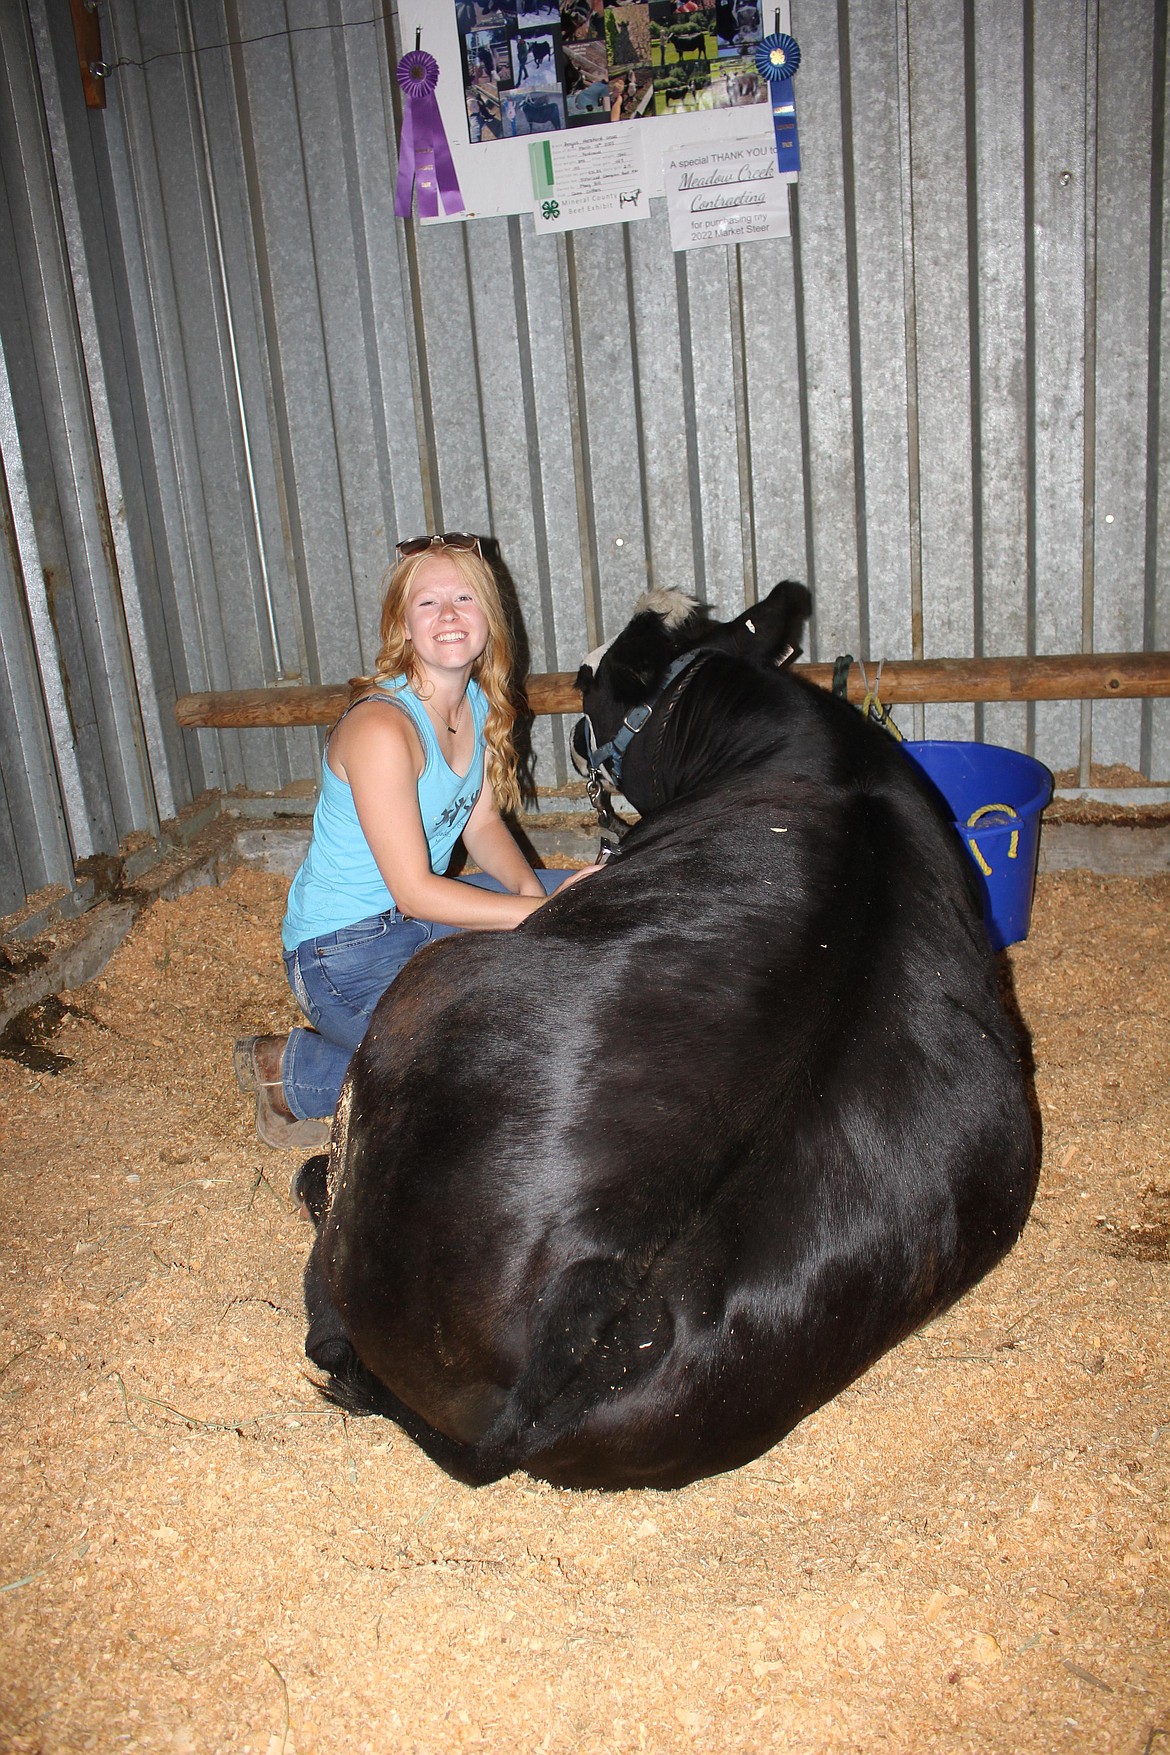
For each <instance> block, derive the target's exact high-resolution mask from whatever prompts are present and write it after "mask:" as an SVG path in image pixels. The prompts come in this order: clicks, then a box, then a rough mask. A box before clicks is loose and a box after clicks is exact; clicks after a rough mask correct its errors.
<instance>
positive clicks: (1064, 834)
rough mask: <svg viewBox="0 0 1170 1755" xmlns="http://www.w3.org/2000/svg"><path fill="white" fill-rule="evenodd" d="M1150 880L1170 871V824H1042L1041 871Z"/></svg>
mask: <svg viewBox="0 0 1170 1755" xmlns="http://www.w3.org/2000/svg"><path fill="white" fill-rule="evenodd" d="M1078 867H1079V868H1080V869H1082V870H1085V871H1095V872H1098V873H1100V874H1101V876H1103V877H1148V876H1150V875H1151V874H1153V873H1156V872H1168V871H1170V823H1048V822H1046V823H1042V824H1041V828H1040V870H1041V871H1073V870H1076V869H1077V868H1078Z"/></svg>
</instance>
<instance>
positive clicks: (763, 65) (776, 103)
mask: <svg viewBox="0 0 1170 1755" xmlns="http://www.w3.org/2000/svg"><path fill="white" fill-rule="evenodd" d="M777 22H779V19H777ZM799 66H800V44H799V43H798V42H797V40H796V38H795V37H790V36H787V35H786V34H785V33H784V32H783V31H779V30H778V31H776V32H775V33H774V35H772V36H770V37H765V38H764V40H763V41H762V42H760V43H757V44H756V67H757V68H758V70H759V72H760V75H761V77H762V78H764V79H766V80H767V81H768V88H769V94H770V96H771V99H772V126H773V128H774V129H775V132H776V163H777V164H778V165H779V167H780V169H781V170H782V171H798V170H799V169H800V139H799V137H798V135H797V132H796V100H795V98H794V97H793V95H792V75H793V74H794V73H795V72H796V69H797V68H798V67H799Z"/></svg>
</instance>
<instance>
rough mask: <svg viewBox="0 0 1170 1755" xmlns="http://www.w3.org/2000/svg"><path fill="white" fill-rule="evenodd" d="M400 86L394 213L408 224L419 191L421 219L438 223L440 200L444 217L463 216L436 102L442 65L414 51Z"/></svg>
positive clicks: (405, 61) (402, 65)
mask: <svg viewBox="0 0 1170 1755" xmlns="http://www.w3.org/2000/svg"><path fill="white" fill-rule="evenodd" d="M398 83H399V85H400V86H401V87H402V95H403V97H404V98H405V100H406V102H405V104H404V106H403V114H402V138H401V140H400V141H399V144H398V189H397V192H396V194H395V198H394V211H395V213H396V214H397V215H398V217H399V219H409V217H410V195H411V190H412V189H417V191H418V214H419V218H420V219H437V218H438V216H439V198H440V197H442V202H443V212H444V213H446V214H452V213H463V212H465V211H466V209H465V207H464V204H463V196H462V194H461V193H460V189H459V178H458V177H457V176H456V174H455V161H454V159H453V158H452V157H451V148H450V147H449V146H448V144H447V134H446V130H445V129H444V127H443V118H442V116H441V115H440V114H439V105H438V101H437V99H436V97H435V87H436V86H437V85H438V83H439V63H438V62H437V61H436V60H435V57H434V56H433V55H428V54H427V52H426V50H425V49H412V50H411V51H410V54H409V55H404V56H403V57H402V59H401V61H400V62H399V63H398Z"/></svg>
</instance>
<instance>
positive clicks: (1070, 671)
mask: <svg viewBox="0 0 1170 1755" xmlns="http://www.w3.org/2000/svg"><path fill="white" fill-rule="evenodd" d="M796 670H797V674H799V675H800V676H804V677H807V678H808V680H809V682H813V683H816V684H817V685H818V686H819V687H821V688H825V689H827V688H829V687H830V686H831V685H832V681H833V666H832V665H831V664H800V665H798V666H797V667H796ZM876 670H877V666H876V665H875V664H873V663H870V664H867V666H866V674H867V676H868V678H869V681H870V683H871V684H872V682H873V680H874V677H875V674H876ZM351 688H352V685H351V684H350V683H326V684H323V685H321V686H320V687H314V688H308V687H305V688H300V687H298V688H272V689H213V690H211V691H209V692H208V693H206V694H201V695H180V696H179V698H178V700H177V701H176V702H175V718H176V719H177V720H178V722H179V724H180V725H183V726H188V727H191V728H193V729H198V730H203V729H206V728H210V727H217V726H232V727H236V728H244V727H247V726H259V725H332V723H333V721H334V720H335V719H336V718H337V717H338V715H339V714H341V713H343V712H344V711H345V708H346V707H347V706H348V705H349V702H350V700H351V698H352V696H351ZM524 691H525V694H526V696H527V699H528V705H529V707H530V708H531V710H532V712H533V713H578V712H580V709H581V697H580V695H579V694H578V693H577V690H576V689H575V688H574V686H573V675H572V674H571V673H570V672H568V671H562V672H553V673H550V674H547V675H537V674H534V675H532V676H530V677H529V678H528V680H527V682H526V683H525V685H524ZM1162 695H1170V652H1098V653H1093V654H1090V655H1085V656H1078V655H1076V654H1069V655H1066V656H1059V657H1049V658H928V659H924V660H908V659H890V660H888V661H887V662H886V663H885V664H884V665H883V666H882V676H881V698H882V701H883V703H885V704H886V705H888V706H897V705H898V704H899V703H900V702H919V703H928V702H942V701H1110V700H1115V701H1125V700H1135V699H1145V698H1150V697H1154V696H1162ZM864 696H865V684H864V682H863V681H862V677H861V669H860V666H858V665H857V664H851V665H850V667H849V699H850V700H851V701H861V700H862V699H863V698H864Z"/></svg>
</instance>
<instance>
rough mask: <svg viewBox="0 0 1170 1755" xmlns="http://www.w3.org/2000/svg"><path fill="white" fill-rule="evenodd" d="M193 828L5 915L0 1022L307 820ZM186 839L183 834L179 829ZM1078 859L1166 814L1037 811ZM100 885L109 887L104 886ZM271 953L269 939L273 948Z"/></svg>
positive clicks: (551, 828) (1103, 858) (1142, 852)
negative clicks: (1126, 816) (83, 899)
mask: <svg viewBox="0 0 1170 1755" xmlns="http://www.w3.org/2000/svg"><path fill="white" fill-rule="evenodd" d="M202 802H203V809H202V810H201V811H200V813H199V817H198V818H197V824H198V832H196V833H195V834H194V835H193V836H192V837H191V839H190V841H189V843H188V844H186V845H178V846H176V845H174V844H172V845H170V846H169V847H167V848H163V849H156V850H155V857H154V860H153V863H151V862H148V861H147V860H146V859H145V858H144V857H143V855H142V852H141V851H140V850H136V851H135V853H134V855H133V859H132V867H131V869H132V871H133V880H132V881H128V874H127V869H126V867H127V865H128V864H129V863H130V862H123V864H121V865H119V863H118V862H116V861H113V862H111V868H112V871H113V874H114V875H113V877H112V878H111V880H110V884H109V887H108V888H107V893H106V894H105V895H104V896H98V895H96V894H95V886H94V885H93V884H92V883H91V882H89V881H88V880H87V882H86V886H85V889H86V893H88V894H89V895H91V896H93V898H94V899H93V901H92V904H91V905H90V906H89V907H88V908H85V909H84V912H80V913H78V912H77V911H76V910H77V907H78V901H79V897H80V896H81V894H82V886H81V885H79V887H78V890H76V891H73V892H65V893H63V895H62V896H61V897H59V898H54V900H53V903H52V906H46V908H45V909H42V910H38V909H36V908H30V909H28V910H26V911H25V913H24V915H22V916H19V917H16V918H14V920H13V923H12V925H11V928H10V930H9V931H8V932H7V933H6V934H5V935H4V936H3V938H2V939H0V944H2V945H3V946H4V947H6V948H5V950H4V952H3V954H0V1030H4V1029H5V1028H7V1026H8V1025H9V1024H10V1023H11V1022H12V1020H13V1019H14V1018H16V1017H18V1016H19V1015H20V1013H22V1012H24V1011H26V1010H28V1008H29V1007H30V1006H35V1005H39V1004H40V1003H41V1002H42V1001H43V1000H45V999H47V998H48V996H49V995H50V994H54V993H61V992H63V991H65V990H68V989H72V988H75V987H80V986H82V985H83V984H84V983H85V982H87V981H92V980H93V979H94V977H95V976H97V975H99V974H100V973H101V971H102V969H103V968H104V967H105V965H106V963H107V962H108V961H109V959H110V958H111V957H112V956H113V954H114V952H115V951H116V950H117V949H118V947H119V946H120V945H121V944H122V943H123V941H124V940H125V938H126V936H127V934H128V933H129V931H130V928H131V927H132V926H133V924H134V921H135V920H136V919H137V917H138V915H139V914H140V913H141V912H142V911H143V909H145V908H148V907H149V906H150V905H151V904H152V903H153V902H155V901H158V900H160V899H166V900H173V899H174V898H175V897H177V896H181V895H185V894H187V893H189V892H190V891H191V890H194V889H197V888H200V887H202V886H204V885H209V884H220V883H222V882H223V881H224V879H225V878H226V877H227V876H228V875H229V873H230V872H231V871H233V870H234V869H235V867H236V866H237V865H240V864H245V865H249V866H254V867H256V868H258V869H260V870H263V871H270V872H273V873H275V874H276V875H278V876H280V877H283V878H286V879H290V878H291V877H292V875H293V873H294V872H295V871H296V869H297V867H298V865H299V864H300V863H301V861H302V859H303V858H304V856H305V850H306V849H307V847H308V845H309V834H310V820H309V818H308V817H307V816H306V815H304V814H303V806H302V809H301V812H300V813H299V814H296V815H292V814H291V813H290V814H289V815H288V816H286V817H284V818H283V819H276V818H272V819H269V820H268V821H262V820H257V819H256V818H255V817H254V816H253V813H252V812H251V811H248V812H236V811H235V810H233V809H232V807H231V805H230V804H227V803H226V801H225V808H224V809H218V810H217V809H216V808H215V807H214V806H211V807H209V806H208V805H207V803H206V801H202ZM523 830H524V835H525V838H526V840H527V842H528V846H529V850H530V852H531V853H532V854H533V855H535V856H536V857H537V858H542V859H548V858H550V857H567V858H570V859H576V860H580V861H581V862H582V863H588V862H589V861H591V860H592V859H593V858H594V857H595V856H596V853H597V848H598V831H597V827H596V824H595V822H594V820H593V818H592V815H591V814H587V813H585V812H580V813H578V812H577V811H576V810H574V809H573V808H572V807H571V806H570V808H569V809H568V810H567V811H564V812H563V813H559V814H558V813H547V812H545V813H541V814H540V815H538V816H536V817H529V818H527V819H526V820H525V822H524V824H523ZM184 839H185V837H184ZM1077 868H1080V869H1082V870H1088V871H1092V872H1096V873H1098V874H1099V875H1101V876H1104V877H1145V876H1151V875H1157V874H1159V873H1167V872H1170V823H1168V822H1166V821H1164V820H1163V821H1147V822H1142V821H1140V820H1137V821H1133V822H1126V823H1117V822H1110V823H1085V822H1061V821H1055V822H1053V821H1048V820H1045V822H1044V824H1043V826H1042V828H1041V832H1040V870H1041V871H1042V872H1056V871H1071V870H1074V869H1077ZM109 888H112V889H113V893H112V894H111V893H109ZM276 954H277V949H276V946H275V945H274V946H273V955H274V956H275V955H276Z"/></svg>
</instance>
